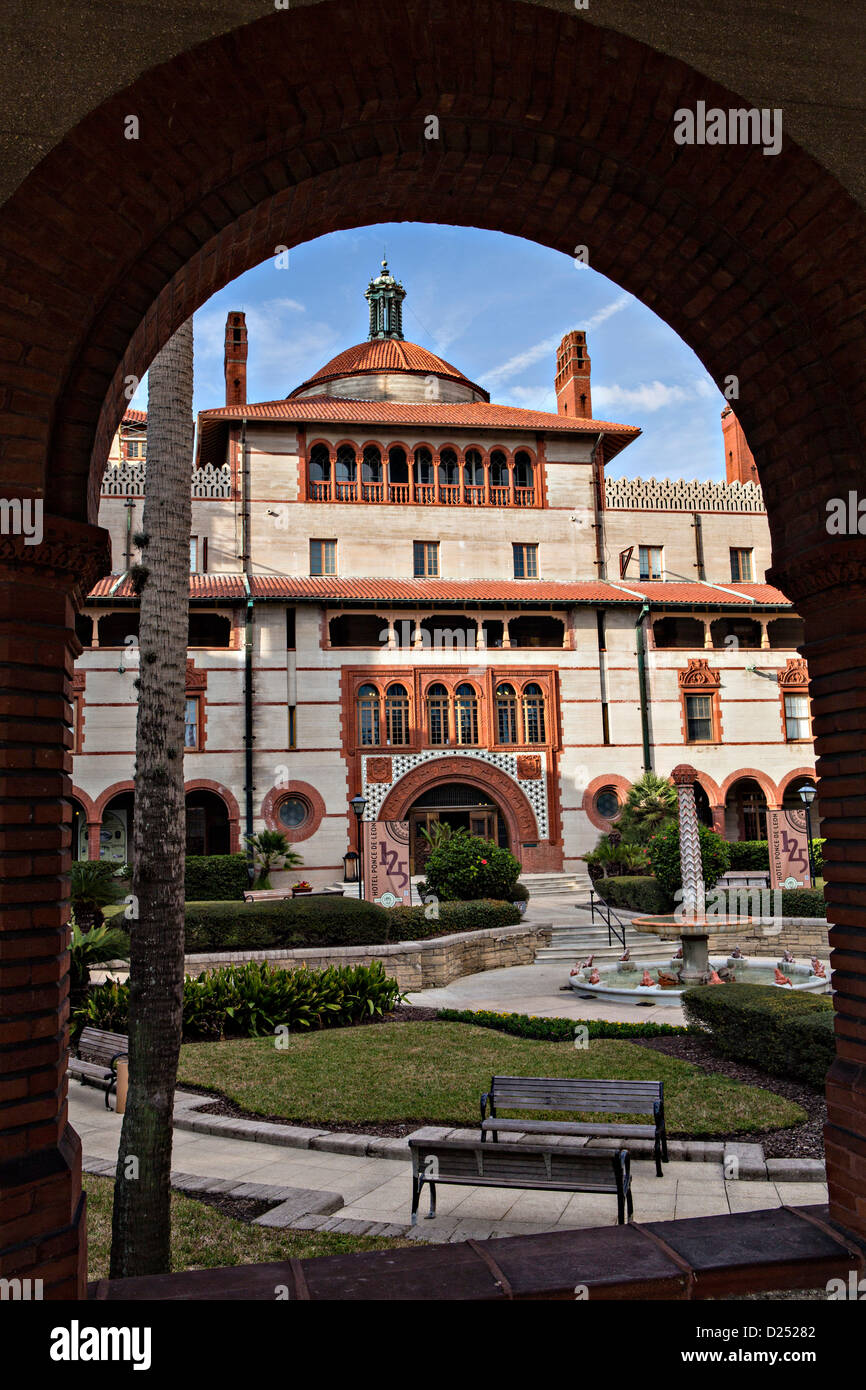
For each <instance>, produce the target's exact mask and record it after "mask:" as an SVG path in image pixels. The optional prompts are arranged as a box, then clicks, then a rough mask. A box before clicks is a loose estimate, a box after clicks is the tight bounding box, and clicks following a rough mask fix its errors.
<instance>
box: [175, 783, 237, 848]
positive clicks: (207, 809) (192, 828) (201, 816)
mask: <svg viewBox="0 0 866 1390" xmlns="http://www.w3.org/2000/svg"><path fill="white" fill-rule="evenodd" d="M186 852H187V854H230V853H231V827H230V825H229V813H228V807H227V806H226V804H225V802H224V801H223V799H222V797H221V796H217V794H216V792H209V791H193V792H187V794H186Z"/></svg>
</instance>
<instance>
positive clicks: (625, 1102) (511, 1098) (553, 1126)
mask: <svg viewBox="0 0 866 1390" xmlns="http://www.w3.org/2000/svg"><path fill="white" fill-rule="evenodd" d="M497 1106H498V1107H499V1108H500V1109H501V1110H577V1111H580V1112H581V1113H582V1114H589V1115H594V1114H605V1113H606V1114H611V1115H652V1117H653V1123H652V1124H625V1123H623V1122H621V1121H614V1122H613V1123H604V1124H603V1123H599V1122H592V1121H589V1122H587V1121H583V1120H575V1121H572V1120H500V1119H498V1118H497V1115H496V1109H497ZM488 1107H489V1109H490V1115H489V1117H488V1116H487V1109H488ZM500 1131H504V1132H506V1133H507V1132H512V1133H517V1132H519V1133H521V1134H575V1135H589V1136H591V1137H594V1136H596V1135H610V1136H611V1137H612V1138H616V1139H619V1138H623V1139H647V1138H651V1139H652V1140H653V1156H654V1158H655V1163H656V1176H657V1177H661V1176H662V1160H664V1162H665V1163H667V1161H668V1136H667V1129H666V1127H665V1103H664V1083H663V1082H661V1081H607V1080H597V1081H588V1080H575V1079H573V1078H570V1077H569V1078H562V1077H553V1076H494V1077H492V1078H491V1081H490V1090H489V1091H485V1093H484V1095H483V1096H482V1097H481V1139H482V1142H483V1141H484V1140H485V1139H486V1138H487V1135H488V1134H492V1135H493V1138H494V1141H495V1140H496V1139H497V1138H498V1137H499V1132H500Z"/></svg>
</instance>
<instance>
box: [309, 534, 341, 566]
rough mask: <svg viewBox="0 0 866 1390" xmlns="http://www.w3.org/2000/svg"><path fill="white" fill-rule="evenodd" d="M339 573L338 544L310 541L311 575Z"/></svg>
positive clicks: (334, 542)
mask: <svg viewBox="0 0 866 1390" xmlns="http://www.w3.org/2000/svg"><path fill="white" fill-rule="evenodd" d="M336 573H337V542H336V541H310V574H336Z"/></svg>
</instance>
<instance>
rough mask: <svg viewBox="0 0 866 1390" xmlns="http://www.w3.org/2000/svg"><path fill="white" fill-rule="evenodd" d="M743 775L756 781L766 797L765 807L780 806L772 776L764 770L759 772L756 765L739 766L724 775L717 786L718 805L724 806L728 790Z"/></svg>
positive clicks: (770, 808)
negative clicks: (719, 785)
mask: <svg viewBox="0 0 866 1390" xmlns="http://www.w3.org/2000/svg"><path fill="white" fill-rule="evenodd" d="M743 777H751V778H752V780H753V781H755V782H757V783H758V786H759V787H760V788H761V791H762V792H763V793H764V796H765V797H766V799H767V809H768V810H772V809H773V807H774V806H781V804H782V803H781V801H780V799H779V791H778V788H777V786H776V784H775V782H774V781H773V779H772V777H768V776H767V774H766V772H759V771H758V769H757V768H756V767H741V768H738V769H737V771H736V772H732V773H731V775H730V777H726V778H725V780H724V782H723V783H722V785H721V787H720V788H719V797H720V800H719V805H720V806H724V804H725V802H726V800H727V797H728V792H729V791H730V790H731V787H732V786H733V785H734V783H735V782H739V781H740V780H741V779H742V778H743Z"/></svg>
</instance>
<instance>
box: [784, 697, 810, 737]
mask: <svg viewBox="0 0 866 1390" xmlns="http://www.w3.org/2000/svg"><path fill="white" fill-rule="evenodd" d="M811 736H812V735H811V732H810V729H809V697H808V695H786V696H785V738H786V739H787V740H788V742H789V743H793V742H794V741H795V740H796V739H799V738H811Z"/></svg>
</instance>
